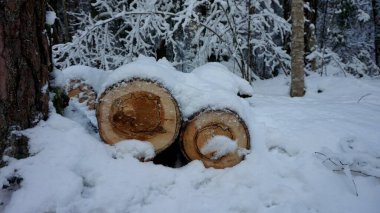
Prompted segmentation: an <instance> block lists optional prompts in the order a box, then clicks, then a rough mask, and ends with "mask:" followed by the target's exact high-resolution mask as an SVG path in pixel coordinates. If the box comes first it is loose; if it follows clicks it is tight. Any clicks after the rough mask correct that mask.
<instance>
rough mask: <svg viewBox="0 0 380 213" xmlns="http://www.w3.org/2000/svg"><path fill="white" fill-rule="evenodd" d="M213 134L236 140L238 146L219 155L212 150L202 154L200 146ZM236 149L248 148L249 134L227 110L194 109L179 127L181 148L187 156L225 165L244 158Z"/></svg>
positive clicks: (213, 165) (230, 165)
mask: <svg viewBox="0 0 380 213" xmlns="http://www.w3.org/2000/svg"><path fill="white" fill-rule="evenodd" d="M215 136H225V137H228V138H230V139H231V140H233V141H235V142H236V143H237V147H238V150H236V151H234V152H232V153H228V154H226V155H224V156H222V157H221V158H218V159H215V158H213V154H214V153H208V154H202V152H201V150H202V148H203V147H204V146H205V145H206V144H207V143H208V142H209V141H210V140H211V139H212V138H214V137H215ZM239 149H240V150H241V149H250V136H249V132H248V128H247V126H246V124H245V123H244V121H243V120H242V119H241V118H240V117H239V116H238V115H237V114H236V113H234V112H232V111H229V110H208V111H202V112H199V113H196V114H195V115H194V116H192V118H191V119H189V121H188V122H187V123H186V126H185V128H184V130H183V131H182V140H181V150H182V152H183V154H184V155H185V157H186V158H187V159H188V160H201V161H202V162H203V164H204V165H205V166H206V167H214V168H226V167H232V166H234V165H236V164H238V163H239V162H240V161H242V160H243V159H244V156H243V155H241V153H239Z"/></svg>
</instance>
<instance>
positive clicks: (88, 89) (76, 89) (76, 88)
mask: <svg viewBox="0 0 380 213" xmlns="http://www.w3.org/2000/svg"><path fill="white" fill-rule="evenodd" d="M66 91H67V96H69V98H77V99H78V101H79V103H86V105H87V106H88V109H90V110H94V109H95V107H96V92H95V90H94V88H92V86H90V85H88V84H86V83H84V82H83V81H81V80H71V81H70V83H69V85H67V88H66Z"/></svg>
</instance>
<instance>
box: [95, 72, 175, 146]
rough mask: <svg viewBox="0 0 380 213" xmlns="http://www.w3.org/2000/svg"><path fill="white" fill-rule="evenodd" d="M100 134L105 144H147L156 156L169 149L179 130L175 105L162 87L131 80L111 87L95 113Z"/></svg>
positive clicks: (149, 82)
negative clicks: (153, 149) (128, 141)
mask: <svg viewBox="0 0 380 213" xmlns="http://www.w3.org/2000/svg"><path fill="white" fill-rule="evenodd" d="M96 117H97V120H98V127H99V133H100V136H101V138H102V139H103V140H104V141H105V142H106V143H108V144H115V143H117V142H119V141H122V140H126V139H137V140H140V141H149V142H150V143H152V144H153V146H154V148H155V152H156V153H159V152H161V151H162V150H164V149H165V148H167V147H169V146H170V145H171V144H172V143H173V142H174V141H175V139H176V138H177V136H178V133H179V129H180V126H181V114H180V111H179V108H178V104H177V102H176V101H175V99H174V98H173V96H172V95H171V94H170V92H169V91H168V90H167V89H165V88H164V87H163V86H162V85H160V84H158V83H155V82H151V81H148V80H142V79H134V80H131V81H129V82H123V83H120V84H118V85H117V86H113V87H110V88H109V89H107V90H106V91H105V92H104V93H103V94H102V95H101V97H100V99H99V104H98V107H97V110H96Z"/></svg>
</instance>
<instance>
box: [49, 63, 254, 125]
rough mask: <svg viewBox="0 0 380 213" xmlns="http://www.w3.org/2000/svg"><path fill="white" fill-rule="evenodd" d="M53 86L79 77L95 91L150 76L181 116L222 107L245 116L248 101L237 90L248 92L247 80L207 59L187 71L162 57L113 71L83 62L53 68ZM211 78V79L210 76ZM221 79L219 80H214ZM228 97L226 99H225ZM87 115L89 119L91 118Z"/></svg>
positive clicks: (99, 92) (61, 84)
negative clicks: (178, 68) (167, 94)
mask: <svg viewBox="0 0 380 213" xmlns="http://www.w3.org/2000/svg"><path fill="white" fill-rule="evenodd" d="M54 77H55V79H56V80H55V84H56V86H61V87H64V86H65V85H67V84H68V82H70V80H71V79H82V80H84V82H85V83H88V84H89V85H91V86H93V88H94V89H95V91H96V92H97V94H102V93H103V92H104V91H105V90H106V89H107V88H108V87H111V86H113V85H115V84H119V83H120V82H121V81H123V80H124V81H128V80H130V79H134V78H140V79H150V80H152V81H155V82H158V83H160V84H162V85H164V87H166V89H168V90H169V91H170V92H171V94H172V95H173V96H174V97H175V98H176V100H177V102H178V104H179V106H180V109H181V112H182V115H183V116H184V118H185V119H187V118H188V117H190V116H192V115H193V114H194V113H196V112H198V111H200V110H202V109H205V108H210V109H226V108H229V109H230V110H233V111H235V112H237V113H238V114H239V115H240V117H242V118H245V117H246V111H245V109H246V107H244V106H247V105H248V102H246V101H245V100H243V99H241V98H239V97H238V96H237V94H238V93H240V94H244V95H252V93H253V91H252V88H251V87H250V85H249V83H248V82H247V81H245V80H243V79H239V77H238V76H236V75H234V74H232V73H230V72H228V70H227V68H226V67H225V66H223V65H221V64H216V63H208V64H205V65H203V66H200V67H198V68H197V69H195V70H194V71H193V72H191V73H182V72H179V71H177V70H176V69H175V68H174V67H173V66H172V65H171V64H170V63H169V62H168V61H167V60H166V59H161V60H159V61H156V60H155V59H154V58H151V57H145V56H139V58H138V59H137V60H136V61H134V62H132V63H129V64H126V65H123V66H121V67H119V68H118V69H116V70H114V71H103V70H98V69H95V68H91V67H87V66H82V65H81V66H72V67H69V68H67V69H64V70H63V71H59V70H56V71H55V72H54ZM210 78H212V79H210ZM215 82H222V83H215ZM226 100H228V101H226ZM94 119H95V118H94V117H91V118H90V120H94Z"/></svg>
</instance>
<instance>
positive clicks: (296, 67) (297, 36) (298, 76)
mask: <svg viewBox="0 0 380 213" xmlns="http://www.w3.org/2000/svg"><path fill="white" fill-rule="evenodd" d="M303 6H304V3H303V0H292V10H291V17H292V44H291V45H292V46H291V56H292V75H291V85H290V96H291V97H301V96H303V95H304V94H305V84H304V13H303Z"/></svg>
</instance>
